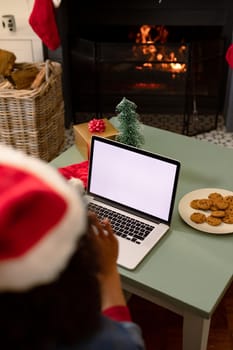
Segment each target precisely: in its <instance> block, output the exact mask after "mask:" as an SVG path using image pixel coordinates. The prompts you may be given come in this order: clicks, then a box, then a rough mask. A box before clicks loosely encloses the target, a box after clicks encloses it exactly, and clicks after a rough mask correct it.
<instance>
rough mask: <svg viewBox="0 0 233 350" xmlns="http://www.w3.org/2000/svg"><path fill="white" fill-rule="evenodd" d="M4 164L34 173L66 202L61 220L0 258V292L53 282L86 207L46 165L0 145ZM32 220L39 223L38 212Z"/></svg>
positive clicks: (75, 239)
mask: <svg viewBox="0 0 233 350" xmlns="http://www.w3.org/2000/svg"><path fill="white" fill-rule="evenodd" d="M4 164H6V165H10V166H14V167H17V168H18V169H21V170H24V171H25V170H26V171H27V172H29V173H31V174H32V175H34V176H37V177H38V178H39V179H40V180H42V181H43V182H44V183H46V184H47V185H49V186H50V187H51V188H52V189H53V190H54V191H55V192H56V193H58V194H59V195H60V196H61V197H62V198H63V199H64V200H65V202H66V203H67V210H66V212H65V215H64V216H63V217H62V220H60V221H59V222H58V223H57V224H56V226H55V227H53V228H52V229H51V230H50V231H49V232H47V233H46V235H45V236H44V237H43V238H42V239H40V240H39V241H38V242H37V243H36V244H34V246H33V247H31V248H30V249H29V250H28V251H27V252H26V253H25V254H23V255H22V256H19V257H16V258H12V259H5V260H4V259H3V260H0V291H16V290H26V289H29V288H31V287H34V286H38V285H41V284H45V283H49V282H52V281H54V280H55V279H56V278H57V277H58V275H59V274H60V273H61V271H62V270H63V269H64V268H65V266H66V265H67V263H68V260H69V259H70V257H71V256H72V254H73V253H74V251H75V249H76V247H77V244H78V241H79V239H80V237H81V236H82V235H83V234H84V233H85V230H86V223H87V214H86V206H85V203H84V201H83V198H82V195H81V194H80V192H79V191H78V190H77V189H75V188H74V187H72V186H71V185H69V184H68V182H67V181H66V180H65V179H64V178H63V177H62V175H60V174H59V172H58V171H57V170H56V169H54V168H52V166H50V165H49V164H47V163H45V162H43V161H41V160H39V159H36V158H32V157H30V156H27V155H25V154H24V153H22V152H20V151H17V150H13V149H11V148H10V147H6V146H3V145H0V165H4ZM1 181H4V179H1ZM0 215H1V213H0ZM35 220H38V225H40V221H41V220H43V217H40V213H36V215H35Z"/></svg>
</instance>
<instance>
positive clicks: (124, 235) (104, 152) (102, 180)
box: [87, 136, 180, 270]
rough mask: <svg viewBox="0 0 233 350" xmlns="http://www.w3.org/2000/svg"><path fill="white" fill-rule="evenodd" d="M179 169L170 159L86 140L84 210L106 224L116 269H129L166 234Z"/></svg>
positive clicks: (103, 140)
mask: <svg viewBox="0 0 233 350" xmlns="http://www.w3.org/2000/svg"><path fill="white" fill-rule="evenodd" d="M179 170H180V163H179V161H177V160H175V159H170V158H167V157H165V156H162V155H160V154H156V153H151V152H148V151H146V150H143V149H139V148H136V147H133V146H129V145H126V144H123V143H120V142H117V141H114V140H111V139H107V138H103V137H99V136H92V140H91V147H90V158H89V173H88V184H87V198H88V206H89V209H90V210H92V211H94V212H95V213H96V215H97V217H99V218H100V219H101V218H104V217H108V218H109V219H110V222H111V225H112V227H113V230H114V232H115V233H116V235H117V238H118V241H119V256H118V261H117V263H118V265H119V266H122V267H125V268H127V269H130V270H132V269H135V268H136V267H137V265H138V264H139V263H140V262H141V261H142V260H143V258H144V257H145V256H146V255H147V254H148V253H149V251H150V250H151V249H152V248H153V247H154V246H155V244H156V243H158V242H159V240H160V239H161V238H162V237H163V236H164V235H165V233H166V232H167V231H168V230H169V228H170V224H171V219H172V213H173V207H174V202H175V195H176V189H177V183H178V176H179Z"/></svg>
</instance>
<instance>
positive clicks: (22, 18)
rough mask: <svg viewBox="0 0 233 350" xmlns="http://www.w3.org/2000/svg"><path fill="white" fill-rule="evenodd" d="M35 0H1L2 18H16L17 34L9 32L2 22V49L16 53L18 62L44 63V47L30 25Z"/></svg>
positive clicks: (0, 33)
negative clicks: (12, 16)
mask: <svg viewBox="0 0 233 350" xmlns="http://www.w3.org/2000/svg"><path fill="white" fill-rule="evenodd" d="M33 4H34V0H0V18H1V16H2V15H7V14H11V15H14V17H15V22H16V32H9V31H8V30H7V29H4V28H3V26H2V21H1V20H0V48H1V49H5V50H9V51H11V52H14V53H15V55H16V62H23V61H25V62H38V61H43V59H44V58H43V45H42V42H41V40H40V39H39V38H38V36H37V35H36V34H35V33H34V31H33V30H32V28H31V26H30V25H29V23H28V19H29V16H30V13H31V10H32V7H33Z"/></svg>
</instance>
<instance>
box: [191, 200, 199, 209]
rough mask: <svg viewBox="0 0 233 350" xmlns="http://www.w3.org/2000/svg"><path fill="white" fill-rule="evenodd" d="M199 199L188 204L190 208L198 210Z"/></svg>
mask: <svg viewBox="0 0 233 350" xmlns="http://www.w3.org/2000/svg"><path fill="white" fill-rule="evenodd" d="M198 202H199V199H194V200H192V201H191V203H190V207H191V208H193V209H199V203H198Z"/></svg>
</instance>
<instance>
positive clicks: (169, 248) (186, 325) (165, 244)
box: [51, 118, 233, 350]
mask: <svg viewBox="0 0 233 350" xmlns="http://www.w3.org/2000/svg"><path fill="white" fill-rule="evenodd" d="M112 122H113V124H115V125H116V126H117V120H116V119H115V118H113V119H112ZM143 132H144V135H145V144H144V146H143V148H145V149H147V150H149V151H153V152H158V153H161V154H163V155H165V156H169V157H173V158H176V159H178V160H179V161H180V162H181V173H180V179H179V184H178V191H177V196H176V203H175V208H174V215H173V220H172V226H171V229H170V230H169V232H168V233H167V234H166V235H165V237H164V238H163V239H162V240H161V241H160V242H159V243H158V244H157V245H156V246H155V248H154V249H153V250H152V251H151V252H150V254H149V255H148V256H147V257H146V258H145V259H144V260H143V262H142V263H141V264H140V265H139V266H138V267H137V269H136V270H134V271H128V270H126V269H124V268H119V271H120V274H121V277H122V282H123V287H124V289H125V290H126V291H129V292H131V293H134V294H136V295H139V296H141V297H143V298H145V299H147V300H150V301H151V302H154V303H156V304H158V305H161V306H163V307H165V308H168V309H170V310H171V311H174V312H176V313H178V314H180V315H182V316H183V320H184V322H183V350H205V349H206V347H207V341H208V334H209V326H210V320H211V316H212V314H213V312H214V310H215V309H216V307H217V305H218V304H219V302H220V300H221V299H222V297H223V295H224V293H225V291H226V290H227V288H228V286H229V285H230V283H231V281H232V272H233V234H227V235H213V234H208V233H203V232H200V231H197V230H195V229H193V228H191V227H190V226H189V225H187V224H186V223H185V222H184V221H183V220H182V219H181V218H180V216H179V213H178V203H179V200H180V199H181V198H182V196H183V195H184V194H186V193H188V192H190V191H192V190H195V189H199V188H206V187H208V188H222V189H228V190H231V189H232V187H233V166H232V159H233V150H231V149H227V148H224V147H220V146H217V145H214V144H211V143H208V142H207V141H199V140H196V139H192V138H189V137H187V136H183V135H178V134H175V133H171V132H168V131H165V130H160V129H156V128H153V127H149V126H143ZM82 160H83V159H82V157H81V155H80V153H79V152H78V150H77V148H76V146H73V147H71V148H70V149H69V150H67V151H66V152H64V153H63V154H61V155H60V156H59V157H57V158H56V159H55V160H53V161H52V162H51V164H52V165H53V166H55V167H62V166H66V165H70V164H73V163H79V162H80V161H82ZM155 317H156V315H155Z"/></svg>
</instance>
